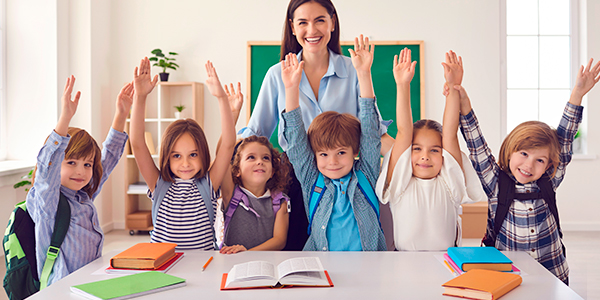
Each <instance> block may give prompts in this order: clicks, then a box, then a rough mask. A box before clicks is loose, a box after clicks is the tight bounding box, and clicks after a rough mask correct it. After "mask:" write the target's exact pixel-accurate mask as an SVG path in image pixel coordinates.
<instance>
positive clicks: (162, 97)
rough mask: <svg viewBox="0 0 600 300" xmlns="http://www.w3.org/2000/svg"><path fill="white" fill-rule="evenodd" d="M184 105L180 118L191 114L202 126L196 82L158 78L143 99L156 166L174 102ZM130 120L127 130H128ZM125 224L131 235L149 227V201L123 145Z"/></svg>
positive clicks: (201, 95) (199, 88)
mask: <svg viewBox="0 0 600 300" xmlns="http://www.w3.org/2000/svg"><path fill="white" fill-rule="evenodd" d="M181 105H183V106H185V109H184V110H183V111H182V112H181V118H192V119H194V120H196V121H197V122H198V124H200V126H201V127H204V85H203V84H202V83H199V82H159V83H158V86H157V92H155V93H151V94H150V95H148V99H147V102H146V117H145V119H144V122H145V125H146V126H145V127H146V143H147V144H148V147H149V148H150V153H151V154H152V157H153V158H154V163H155V164H156V165H157V166H158V164H159V162H158V156H159V153H160V146H161V145H160V142H161V140H162V135H163V132H164V131H165V129H166V128H167V126H169V124H171V123H173V122H174V121H175V120H177V119H175V112H176V111H177V109H175V106H181ZM129 124H130V123H129V120H127V126H126V131H127V132H129ZM125 154H126V163H125V191H126V193H125V228H126V229H127V230H129V234H131V235H133V234H134V233H135V231H136V230H141V231H150V230H152V219H151V210H152V204H151V201H150V199H148V197H147V196H146V192H147V191H148V187H147V186H146V183H145V182H144V178H143V177H142V175H141V174H140V171H139V169H138V167H137V164H136V162H135V157H134V156H133V154H132V153H131V147H130V146H129V142H128V144H127V145H126V147H125Z"/></svg>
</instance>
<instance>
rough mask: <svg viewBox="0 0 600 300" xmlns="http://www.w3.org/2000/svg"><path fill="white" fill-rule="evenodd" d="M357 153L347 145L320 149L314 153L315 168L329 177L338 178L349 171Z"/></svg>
mask: <svg viewBox="0 0 600 300" xmlns="http://www.w3.org/2000/svg"><path fill="white" fill-rule="evenodd" d="M357 155H358V153H353V152H352V147H349V146H344V147H337V148H334V149H326V150H320V151H317V152H316V153H315V156H316V159H317V168H318V169H319V172H321V173H323V175H324V176H327V177H328V178H329V179H340V178H342V177H344V176H346V175H347V174H348V173H350V171H351V170H352V166H353V165H354V157H356V156H357Z"/></svg>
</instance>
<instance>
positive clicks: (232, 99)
mask: <svg viewBox="0 0 600 300" xmlns="http://www.w3.org/2000/svg"><path fill="white" fill-rule="evenodd" d="M223 87H224V88H225V94H227V100H229V107H230V108H231V114H232V115H233V120H234V122H235V121H237V119H238V117H239V116H240V111H241V110H242V105H243V104H244V95H243V94H242V84H241V83H239V82H238V83H237V90H234V89H233V83H230V84H229V88H227V85H224V86H223ZM230 89H231V91H229V90H230Z"/></svg>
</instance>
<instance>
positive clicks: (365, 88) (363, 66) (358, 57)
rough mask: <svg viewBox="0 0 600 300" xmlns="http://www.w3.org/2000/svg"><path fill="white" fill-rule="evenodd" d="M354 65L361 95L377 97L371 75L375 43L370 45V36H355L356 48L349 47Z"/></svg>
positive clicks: (363, 96)
mask: <svg viewBox="0 0 600 300" xmlns="http://www.w3.org/2000/svg"><path fill="white" fill-rule="evenodd" d="M348 51H349V52H350V58H351V59H352V65H354V68H355V69H356V75H357V76H358V86H359V88H360V96H361V97H362V98H375V91H374V90H373V79H372V76H371V66H372V65H373V54H374V52H375V45H369V38H368V37H367V38H363V35H362V34H361V35H360V38H358V37H355V38H354V50H352V49H348Z"/></svg>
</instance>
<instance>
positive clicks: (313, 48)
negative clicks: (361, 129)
mask: <svg viewBox="0 0 600 300" xmlns="http://www.w3.org/2000/svg"><path fill="white" fill-rule="evenodd" d="M339 23H340V22H339V18H338V14H337V11H336V9H335V7H334V6H333V3H331V1H330V0H291V1H290V3H289V4H288V8H287V13H286V19H285V24H284V33H283V39H282V42H281V45H282V47H281V59H284V57H285V55H287V54H288V53H294V54H297V59H298V60H299V61H302V62H303V63H304V69H303V76H302V79H301V81H300V95H299V100H300V101H299V102H300V103H299V104H300V107H301V110H302V118H303V121H304V125H305V130H306V129H308V126H309V125H310V123H311V122H312V120H313V119H314V118H315V117H316V116H317V115H319V114H321V113H322V112H326V111H335V112H339V113H349V114H350V115H353V116H357V114H358V97H359V95H360V88H359V85H358V77H357V73H356V69H355V68H354V66H353V65H352V62H351V60H350V58H349V57H345V56H343V55H342V50H341V48H340V24H339ZM280 64H281V63H278V64H276V65H274V66H272V67H271V68H270V69H269V71H268V72H267V74H266V75H265V78H264V80H263V83H262V86H261V89H260V92H259V94H258V97H257V99H256V104H255V106H254V109H253V112H252V115H251V116H250V120H249V121H248V125H247V127H245V128H243V129H242V130H241V131H240V132H239V133H240V134H241V135H242V137H244V138H245V137H249V136H252V135H259V136H267V137H270V136H271V135H272V134H273V131H274V130H275V128H277V130H278V141H279V145H280V146H281V148H282V149H283V151H287V142H286V141H285V139H284V138H283V122H279V120H280V118H281V113H282V111H283V110H284V109H285V86H284V84H283V81H282V78H281V65H280ZM380 123H381V117H380ZM379 129H380V130H379V134H380V135H385V137H386V138H387V137H389V136H388V135H387V134H386V132H387V125H385V124H383V123H381V125H380V126H379ZM390 139H391V138H390ZM290 167H291V166H290ZM290 174H291V175H292V177H293V178H292V184H290V186H288V195H289V196H290V199H291V206H292V212H291V214H290V226H289V231H288V239H287V240H288V242H287V246H286V248H285V250H302V248H303V247H304V243H305V241H306V239H307V238H308V235H307V234H306V232H307V227H308V221H307V218H306V215H305V211H304V203H303V200H302V194H301V190H300V184H299V183H298V180H297V179H296V178H295V174H294V173H293V172H290Z"/></svg>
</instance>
